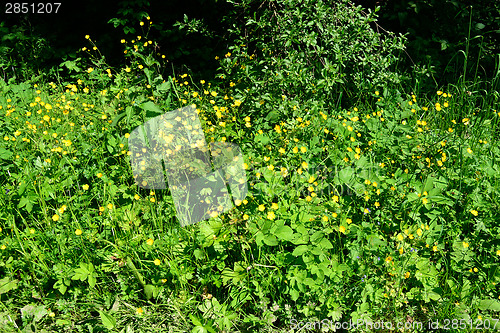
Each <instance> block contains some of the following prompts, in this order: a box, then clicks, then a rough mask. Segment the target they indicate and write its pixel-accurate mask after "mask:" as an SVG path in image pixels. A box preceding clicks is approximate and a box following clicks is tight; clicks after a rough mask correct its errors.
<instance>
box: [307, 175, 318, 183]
mask: <svg viewBox="0 0 500 333" xmlns="http://www.w3.org/2000/svg"><path fill="white" fill-rule="evenodd" d="M315 180H316V177H314V176H311V177H309V179H308V180H307V181H308V182H309V183H312V182H314V181H315Z"/></svg>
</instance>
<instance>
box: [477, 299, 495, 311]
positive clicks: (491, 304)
mask: <svg viewBox="0 0 500 333" xmlns="http://www.w3.org/2000/svg"><path fill="white" fill-rule="evenodd" d="M478 307H479V309H480V310H483V311H484V310H493V311H500V302H499V301H498V300H496V299H482V300H480V301H479V305H478Z"/></svg>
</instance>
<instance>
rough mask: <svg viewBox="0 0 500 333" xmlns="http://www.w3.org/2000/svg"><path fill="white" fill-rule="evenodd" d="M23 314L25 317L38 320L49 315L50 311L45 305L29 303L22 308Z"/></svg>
mask: <svg viewBox="0 0 500 333" xmlns="http://www.w3.org/2000/svg"><path fill="white" fill-rule="evenodd" d="M21 314H22V316H23V317H33V320H34V321H35V322H37V321H39V320H40V319H42V318H43V317H44V316H45V315H47V314H48V311H47V309H45V306H43V305H33V304H28V305H25V306H24V307H23V308H22V309H21Z"/></svg>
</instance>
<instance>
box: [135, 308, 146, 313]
mask: <svg viewBox="0 0 500 333" xmlns="http://www.w3.org/2000/svg"><path fill="white" fill-rule="evenodd" d="M135 312H136V313H137V314H138V315H141V314H143V313H144V310H142V308H137V310H135Z"/></svg>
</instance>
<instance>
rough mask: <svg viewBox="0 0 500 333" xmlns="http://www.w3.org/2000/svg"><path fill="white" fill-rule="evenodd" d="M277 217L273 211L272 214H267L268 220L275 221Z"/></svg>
mask: <svg viewBox="0 0 500 333" xmlns="http://www.w3.org/2000/svg"><path fill="white" fill-rule="evenodd" d="M275 217H276V215H274V212H273V211H270V212H268V213H267V218H268V219H269V220H274V218H275Z"/></svg>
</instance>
